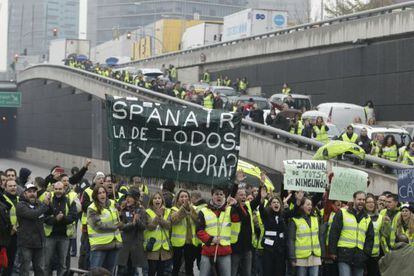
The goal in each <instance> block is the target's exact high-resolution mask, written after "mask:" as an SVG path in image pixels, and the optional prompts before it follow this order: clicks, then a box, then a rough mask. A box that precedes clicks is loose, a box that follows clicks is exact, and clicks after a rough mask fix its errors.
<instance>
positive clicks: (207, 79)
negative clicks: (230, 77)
mask: <svg viewBox="0 0 414 276" xmlns="http://www.w3.org/2000/svg"><path fill="white" fill-rule="evenodd" d="M203 82H204V83H207V84H210V73H209V72H208V70H206V71H205V72H204V74H203Z"/></svg>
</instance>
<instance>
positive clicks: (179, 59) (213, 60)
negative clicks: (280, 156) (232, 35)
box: [124, 1, 414, 121]
mask: <svg viewBox="0 0 414 276" xmlns="http://www.w3.org/2000/svg"><path fill="white" fill-rule="evenodd" d="M413 7H414V2H413V1H412V2H407V3H403V4H398V5H393V6H389V7H385V8H380V9H375V10H370V11H365V12H361V13H357V14H352V15H347V16H343V17H339V18H333V19H329V20H325V21H322V22H315V23H310V24H305V25H301V26H294V27H291V28H287V29H284V30H280V31H277V32H273V33H267V34H264V35H258V36H252V37H246V38H243V39H240V40H234V41H229V42H223V43H217V44H213V45H208V46H205V47H200V48H195V49H190V50H184V51H179V52H174V53H168V54H164V55H160V56H155V57H152V58H148V59H144V60H139V61H134V62H130V63H128V64H124V65H125V66H126V65H128V66H137V67H152V68H154V67H155V68H160V67H161V65H162V64H166V65H168V64H173V65H175V66H176V67H177V68H178V78H179V79H180V80H181V81H182V82H185V83H193V82H196V81H198V80H199V79H200V77H201V75H202V73H203V72H204V70H209V71H210V72H211V74H212V77H213V79H215V77H216V76H217V75H219V74H221V75H224V76H225V75H227V76H229V77H230V79H232V80H235V79H236V78H240V77H247V79H248V81H249V86H250V89H249V90H250V91H249V93H251V94H264V95H266V96H270V95H271V94H274V93H276V92H280V89H281V87H282V85H283V83H288V84H289V85H290V86H291V88H292V89H293V91H295V92H297V93H300V94H308V95H311V96H312V102H313V103H314V104H319V103H322V102H329V101H341V102H351V103H355V104H360V105H363V104H365V102H366V101H368V100H372V101H373V102H374V104H375V106H376V108H377V111H378V112H377V115H378V118H377V119H378V120H380V121H399V120H406V121H411V120H412V109H413V108H414V100H412V97H411V87H412V85H411V83H412V79H414V57H413V55H412V52H413V50H414V9H413ZM389 91H393V94H394V97H389ZM374 92H375V93H374ZM395 110H399V112H398V113H396V112H395Z"/></svg>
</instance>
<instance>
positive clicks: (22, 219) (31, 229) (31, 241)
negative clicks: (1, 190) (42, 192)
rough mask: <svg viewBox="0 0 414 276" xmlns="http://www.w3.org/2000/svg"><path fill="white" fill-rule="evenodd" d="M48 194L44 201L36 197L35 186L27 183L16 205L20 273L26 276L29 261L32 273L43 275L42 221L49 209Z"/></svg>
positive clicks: (43, 242) (43, 232)
mask: <svg viewBox="0 0 414 276" xmlns="http://www.w3.org/2000/svg"><path fill="white" fill-rule="evenodd" d="M49 202H50V196H49V195H48V196H46V197H45V199H44V203H41V202H39V200H38V199H37V188H36V186H35V185H33V184H31V183H28V184H27V185H26V187H25V190H24V192H23V196H22V197H21V198H20V201H19V203H18V204H17V207H16V215H17V223H18V225H19V227H18V228H17V246H18V247H20V249H21V257H22V260H21V261H22V263H21V267H20V275H22V276H28V275H29V270H30V263H32V265H33V270H34V275H35V276H43V275H45V273H44V270H43V250H44V246H45V231H44V229H43V222H44V220H45V217H46V216H47V215H48V213H49V211H50V207H49Z"/></svg>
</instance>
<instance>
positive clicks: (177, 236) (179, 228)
mask: <svg viewBox="0 0 414 276" xmlns="http://www.w3.org/2000/svg"><path fill="white" fill-rule="evenodd" d="M178 210H179V209H178V208H177V207H176V206H174V207H172V208H171V211H174V212H178ZM190 224H191V234H192V243H193V244H194V245H196V244H195V238H196V229H195V224H194V222H193V220H192V219H191V218H190ZM186 236H187V218H186V217H184V218H183V219H182V220H181V221H180V222H179V223H177V224H174V225H172V227H171V244H172V246H174V247H181V246H184V244H185V238H186Z"/></svg>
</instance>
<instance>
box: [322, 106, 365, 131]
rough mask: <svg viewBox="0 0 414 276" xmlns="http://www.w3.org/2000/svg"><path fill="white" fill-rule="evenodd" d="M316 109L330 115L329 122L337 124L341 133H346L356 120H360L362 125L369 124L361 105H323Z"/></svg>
mask: <svg viewBox="0 0 414 276" xmlns="http://www.w3.org/2000/svg"><path fill="white" fill-rule="evenodd" d="M316 109H317V110H318V111H321V112H323V113H325V114H328V121H329V122H330V123H332V124H335V125H336V126H337V127H338V129H339V131H344V130H345V129H346V127H347V126H349V125H350V124H352V123H354V120H355V119H356V118H360V119H361V123H362V124H366V123H367V115H366V113H365V109H364V107H363V106H360V105H356V104H350V103H322V104H320V105H318V106H317V108H316Z"/></svg>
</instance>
